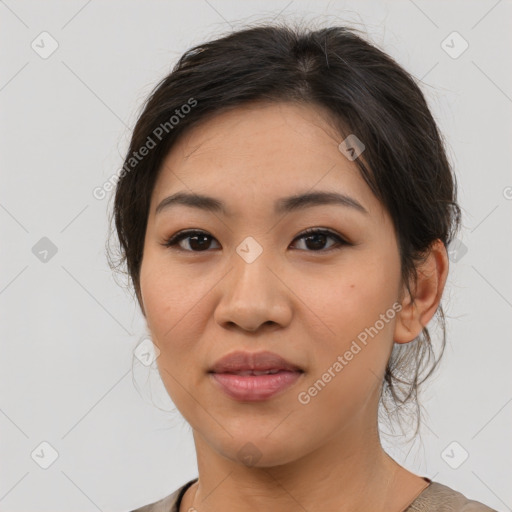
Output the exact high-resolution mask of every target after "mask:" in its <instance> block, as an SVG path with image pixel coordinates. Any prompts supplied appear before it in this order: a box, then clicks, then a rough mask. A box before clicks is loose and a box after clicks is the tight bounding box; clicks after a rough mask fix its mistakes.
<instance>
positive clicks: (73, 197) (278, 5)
mask: <svg viewBox="0 0 512 512" xmlns="http://www.w3.org/2000/svg"><path fill="white" fill-rule="evenodd" d="M511 14H512V3H511V2H510V1H505V0H501V1H499V0H498V1H496V0H492V1H478V2H475V1H468V0H463V1H462V0H459V1H451V2H445V1H425V0H422V1H420V0H414V1H396V0H395V1H392V2H391V1H389V2H382V1H379V2H377V1H359V2H342V1H337V2H336V1H330V2H325V1H318V0H317V1H314V2H313V1H311V2H306V1H299V0H295V1H289V0H284V1H280V0H272V1H268V2H266V1H265V2H264V1H258V2H254V1H246V2H235V1H226V0H208V1H206V0H195V1H188V2H175V1H166V2H164V1H147V0H146V1H144V2H143V1H126V0H124V1H120V0H117V1H110V2H100V1H99V0H89V1H84V0H81V1H66V2H55V1H47V2H36V1H32V2H29V1H15V0H5V1H0V23H1V31H0V39H1V47H2V52H1V57H0V58H1V74H0V116H1V127H0V129H1V134H0V169H1V180H2V181H1V183H2V186H1V188H0V224H1V244H0V256H1V260H0V268H1V273H0V312H1V331H0V340H1V357H0V379H1V381H0V384H1V390H0V511H9V512H18V511H20V512H21V511H23V512H27V511H38V512H43V511H52V512H59V511H66V512H69V511H84V512H85V511H96V510H101V511H107V510H108V511H110V510H112V511H123V510H130V509H131V508H134V507H136V506H141V505H143V504H146V503H149V502H151V501H155V500H156V499H159V498H161V497H163V496H165V495H167V494H169V493H170V492H172V491H173V490H174V489H176V488H177V487H178V486H180V485H182V484H183V483H185V481H187V480H189V479H191V478H193V477H195V476H197V467H196V461H195V455H194V447H193V443H192V437H191V431H190V428H189V427H188V425H187V424H186V423H185V422H184V420H183V418H182V417H181V416H180V414H179V413H178V412H176V411H175V410H173V404H172V402H171V401H170V399H169V398H168V396H167V395H166V392H165V390H164V388H163V385H162V383H161V381H160V379H159V376H158V373H157V370H156V363H153V365H152V366H145V365H144V364H142V363H140V362H139V360H138V359H136V358H134V357H133V351H134V349H135V347H136V346H137V345H138V344H139V343H140V342H141V340H143V339H144V338H145V336H146V330H145V324H144V321H143V317H142V315H141V314H140V312H139V311H138V308H137V306H136V304H135V301H134V300H133V298H132V296H131V295H130V293H129V292H126V291H124V290H123V289H122V288H121V287H120V286H119V285H118V284H117V283H116V281H115V280H114V276H113V275H112V272H111V271H110V269H109V267H108V265H107V261H106V258H105V240H106V237H107V233H108V222H107V212H108V208H109V199H108V198H107V199H104V200H97V199H95V198H94V197H93V194H92V191H93V189H94V188H95V187H97V186H101V185H102V184H103V183H104V182H105V180H107V179H108V178H109V177H110V176H112V174H114V173H115V172H116V171H117V170H118V169H119V167H120V165H121V162H122V158H123V156H124V152H125V151H126V149H127V144H128V140H129V136H130V129H131V128H132V127H133V125H134V123H135V120H136V118H137V113H138V112H139V108H140V105H141V103H142V101H143V100H144V99H145V98H146V95H147V94H148V93H149V92H150V90H151V89H152V87H153V86H154V85H155V84H156V82H157V81H158V80H160V78H162V77H163V76H164V75H165V74H166V73H167V72H168V71H169V70H170V68H171V66H172V65H173V64H174V63H175V61H176V59H177V58H178V57H179V56H180V55H181V54H182V52H183V51H185V50H186V49H187V48H189V47H190V46H192V45H193V44H197V43H199V42H201V41H203V40H205V39H210V38H213V37H216V36H219V35H223V34H224V33H226V32H227V31H229V30H231V29H235V28H241V27H242V26H244V24H246V23H250V22H258V21H260V20H270V19H272V18H274V17H276V19H281V20H296V19H306V20H313V21H314V22H315V23H317V24H318V25H322V24H323V25H328V24H335V23H338V24H348V25H354V26H356V27H357V28H360V29H364V30H366V31H367V32H368V34H369V37H370V39H371V40H372V41H373V42H374V43H375V44H377V45H379V46H380V47H381V48H383V49H384V50H385V51H387V52H388V53H389V54H390V55H392V56H393V57H394V58H395V59H396V60H397V61H398V62H399V63H400V64H401V65H403V66H404V67H405V68H406V69H407V70H408V71H409V72H411V73H412V74H413V75H414V76H415V77H417V78H418V79H421V80H422V82H423V85H422V89H423V91H424V92H425V94H426V96H427V99H428V101H429V104H430V106H431V108H432V111H433V113H434V115H435V118H436V120H437V121H438V123H439V126H440V128H441V130H442V131H443V133H444V135H445V137H446V140H447V144H448V151H449V156H450V159H451V161H452V163H453V165H454V167H455V169H456V172H457V176H458V180H459V193H460V203H461V205H462V208H463V214H464V219H463V229H462V231H461V234H460V236H459V238H460V241H461V242H462V244H463V245H462V246H461V248H459V249H456V250H454V251H453V252H452V253H451V258H452V263H451V269H450V272H451V273H450V277H449V281H448V284H447V288H446V292H445V296H444V299H443V304H444V306H445V309H446V313H447V316H448V348H447V350H446V353H445V357H444V360H443V362H442V365H441V369H440V371H439V372H438V373H437V374H436V376H435V378H433V379H432V380H431V381H430V382H429V383H428V384H427V387H426V388H425V391H424V393H423V394H422V404H423V412H424V415H423V422H422V430H421V437H420V438H417V439H416V440H414V441H413V442H410V443H406V442H405V441H404V440H403V436H402V435H401V434H399V433H397V434H395V437H393V436H385V438H384V443H385V446H386V447H387V449H388V450H389V452H390V453H391V454H392V456H393V457H395V458H396V459H397V460H398V461H399V462H400V463H402V464H404V465H405V466H406V467H407V468H409V469H410V470H412V471H415V472H416V473H418V474H421V475H425V476H429V477H431V478H433V479H435V480H437V481H440V482H442V483H444V484H446V485H449V486H452V487H454V488H455V489H457V490H459V491H461V492H463V493H464V494H466V495H467V496H469V497H471V498H473V499H478V500H480V501H483V502H485V503H487V504H488V505H490V506H492V507H493V508H496V509H497V510H500V511H503V510H511V507H512V489H511V486H510V475H511V466H512V460H511V453H512V450H511V447H512V437H511V436H510V425H511V416H512V403H511V402H512V386H511V377H510V361H511V360H512V358H511V351H512V350H511V337H510V333H511V325H510V319H511V308H512V285H511V279H510V261H512V258H511V253H512V250H511V237H510V233H511V230H510V219H511V209H512V200H511V198H512V188H511V187H512V176H511V171H510V169H511V162H510V160H511V158H510V141H511V140H512V137H511V111H512V99H511V97H512V80H511V67H510V59H509V58H508V57H507V55H509V54H510V48H511V39H512V36H511V32H510V20H511ZM43 31H46V32H48V33H49V34H50V35H51V38H53V39H54V40H56V41H57V43H58V45H59V46H58V48H57V50H56V51H55V52H54V53H53V54H51V55H50V56H48V57H47V58H42V57H41V56H40V53H38V52H36V51H35V50H34V49H33V48H32V46H31V45H32V43H33V41H34V45H39V51H40V52H41V51H42V47H43V46H44V48H45V51H48V50H49V49H50V48H51V46H50V43H51V40H50V39H48V37H49V36H40V34H41V32H43ZM453 31H457V32H458V33H459V34H460V35H461V36H462V37H463V38H464V40H466V41H467V43H468V44H469V47H468V48H467V50H466V51H464V52H463V53H462V54H461V55H460V56H458V57H457V58H453V56H450V55H449V54H448V53H447V52H446V51H445V49H446V48H444V47H443V43H442V42H443V41H444V40H445V39H446V38H447V36H449V35H450V34H451V33H452V32H453ZM42 37H46V38H47V39H44V41H43V42H41V38H42ZM452 39H453V37H452ZM452 39H448V43H444V44H445V45H446V44H449V45H450V46H451V47H452V49H451V51H452V53H453V52H456V51H458V50H460V49H461V48H462V46H461V44H463V42H462V41H461V40H460V39H455V40H453V42H450V41H452ZM36 47H37V46H36ZM43 237H47V238H48V239H49V240H50V241H51V243H52V244H53V245H54V246H55V248H56V250H57V252H56V254H52V252H51V249H50V252H48V254H47V255H46V256H44V255H43V254H44V253H42V252H41V251H43V250H44V247H47V246H48V244H49V242H48V241H47V240H46V241H45V240H43V241H41V239H42V238H43ZM38 244H39V245H38ZM45 244H46V245H45ZM34 247H35V249H34ZM47 248H48V247H47ZM466 251H467V252H466ZM45 257H46V260H45V261H41V258H43V259H44V258H45ZM132 363H133V366H132ZM454 441H455V442H456V443H458V444H456V445H451V446H450V444H451V443H452V442H454ZM43 442H46V443H49V445H51V447H49V446H48V445H41V443H43ZM447 447H448V449H447ZM52 450H55V452H56V453H57V454H58V457H57V458H56V460H55V461H53V463H52V464H50V465H49V467H48V468H47V469H44V468H43V467H41V464H43V465H44V464H49V463H50V462H52V460H51V454H52ZM465 452H467V453H468V454H469V457H468V458H467V460H465V461H464V463H462V464H461V465H460V466H459V467H458V468H456V469H454V468H453V467H451V466H450V464H449V463H448V462H447V461H449V462H450V463H451V465H452V466H453V465H456V463H457V461H459V462H460V460H461V458H462V457H463V455H464V453H465ZM454 461H455V462H454Z"/></svg>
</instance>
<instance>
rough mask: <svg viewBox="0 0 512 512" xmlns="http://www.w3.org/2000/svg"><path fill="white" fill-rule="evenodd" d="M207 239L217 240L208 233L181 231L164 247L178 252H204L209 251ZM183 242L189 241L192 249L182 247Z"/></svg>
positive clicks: (166, 242)
mask: <svg viewBox="0 0 512 512" xmlns="http://www.w3.org/2000/svg"><path fill="white" fill-rule="evenodd" d="M207 239H211V240H215V238H213V237H212V236H211V235H209V234H208V233H207V232H206V231H198V230H188V231H180V232H178V233H176V234H175V235H173V236H171V237H170V238H168V239H167V240H166V241H165V242H164V243H163V244H162V245H164V246H165V247H173V248H175V249H176V250H178V251H180V250H181V251H186V252H202V251H205V250H207V249H209V246H210V243H209V242H208V240H207ZM183 240H188V245H189V247H190V249H185V248H184V247H183V246H182V245H180V244H181V242H182V241H183ZM176 246H178V247H176Z"/></svg>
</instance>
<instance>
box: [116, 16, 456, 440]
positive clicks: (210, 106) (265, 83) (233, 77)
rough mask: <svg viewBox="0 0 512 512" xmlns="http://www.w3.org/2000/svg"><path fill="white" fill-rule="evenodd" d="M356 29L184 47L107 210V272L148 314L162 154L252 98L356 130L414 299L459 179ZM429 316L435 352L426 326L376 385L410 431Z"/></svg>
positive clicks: (366, 173) (265, 29)
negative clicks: (144, 293)
mask: <svg viewBox="0 0 512 512" xmlns="http://www.w3.org/2000/svg"><path fill="white" fill-rule="evenodd" d="M356 32H359V31H358V30H357V29H354V28H348V27H345V26H331V27H328V28H321V29H318V30H312V29H307V28H297V27H291V26H290V25H286V24H281V23H280V24H272V25H270V24H264V25H263V26H255V27H250V28H243V29H241V30H238V31H235V32H232V33H230V34H228V35H226V36H223V37H221V38H218V39H216V40H213V41H209V42H205V43H203V44H199V45H197V46H195V47H193V48H191V49H189V50H188V51H186V52H185V53H184V54H183V56H182V57H181V58H180V59H179V61H178V62H177V64H176V65H175V66H174V68H173V69H172V71H171V72H170V73H169V74H168V76H166V77H165V78H163V79H162V80H161V81H160V82H159V83H158V84H157V85H156V86H155V88H154V89H153V91H152V93H151V94H150V96H149V97H148V99H147V100H146V102H145V104H144V107H143V110H142V114H141V115H140V117H139V119H138V121H137V123H136V125H135V128H134V130H133V133H132V137H131V142H130V146H129V149H128V153H127V156H126V159H125V162H124V164H123V171H122V172H120V173H119V180H118V183H117V188H116V192H115V198H114V208H113V212H112V214H113V217H114V218H115V229H116V231H117V237H118V245H116V253H117V255H116V257H115V258H114V257H113V256H112V255H111V254H112V253H111V248H110V246H109V245H108V243H107V254H108V258H109V263H110V265H111V268H112V269H113V270H116V271H119V270H120V269H121V267H124V266H125V265H126V269H127V275H128V277H129V279H130V281H131V284H132V285H133V287H134V290H135V293H136V296H137V300H138V303H139V305H140V307H141V309H142V311H143V312H144V310H143V305H142V300H141V295H140V281H139V279H140V266H141V261H142V255H143V248H144V238H145V232H146V225H147V220H148V213H149V205H150V198H151V194H152V192H153V188H154V184H155V181H156V178H157V175H158V173H159V170H160V168H161V164H162V162H163V160H164V158H165V157H166V156H167V154H168V153H169V151H170V150H171V149H172V147H173V145H174V144H175V143H176V141H177V140H178V138H179V137H180V136H181V135H182V134H184V133H185V132H186V131H187V130H189V129H190V128H191V127H193V126H195V125H198V124H199V123H202V122H204V121H205V120H207V119H209V118H211V117H212V116H215V115H218V114H220V113H222V112H224V111H227V110H229V109H233V108H236V107H238V106H241V105H244V104H246V103H249V102H296V103H298V104H305V105H309V106H312V107H314V108H318V110H319V111H321V112H323V113H324V115H325V116H326V118H328V119H329V120H330V121H331V122H332V123H333V125H334V126H335V127H336V129H337V130H338V131H339V133H340V142H341V141H342V140H344V139H345V138H346V137H347V136H348V135H349V134H355V135H356V136H357V137H358V138H359V139H360V140H361V141H362V142H363V143H364V145H365V150H364V153H363V154H361V155H360V156H359V157H358V158H356V159H355V160H354V163H355V164H356V165H357V166H358V168H359V171H360V173H361V176H362V178H363V179H364V180H365V182H366V183H367V184H368V186H369V187H370V189H371V190H372V192H373V193H374V194H375V196H376V197H377V199H378V200H379V201H380V202H381V203H382V205H383V206H384V207H385V208H386V209H387V211H388V212H389V214H390V216H391V218H392V220H393V224H394V228H395V232H396V235H397V240H398V244H399V249H400V260H401V274H402V280H403V283H404V284H405V286H406V288H407V290H408V293H409V295H410V296H411V297H412V295H413V294H412V293H411V289H412V288H411V285H413V284H414V283H415V282H416V279H417V265H418V264H419V263H421V262H422V261H423V260H424V258H425V257H426V256H427V255H428V252H429V249H430V247H431V245H432V243H433V242H434V241H436V240H437V239H440V240H441V241H442V242H443V243H444V245H445V246H448V244H449V243H450V242H451V240H452V239H453V237H454V236H455V234H456V232H457V230H458V229H459V227H460V219H461V212H460V208H459V206H458V204H457V201H456V190H457V184H456V177H455V174H454V173H453V171H452V169H451V167H450V165H449V163H448V159H447V156H446V152H445V148H444V142H443V139H442V136H441V134H440V133H439V131H438V128H437V126H436V123H435V121H434V119H433V117H432V114H431V112H430V110H429V108H428V106H427V103H426V100H425V98H424V96H423V94H422V92H421V90H420V88H419V87H418V85H417V84H416V82H415V79H414V78H413V77H412V76H411V75H410V74H408V73H407V72H406V71H405V70H403V69H402V68H401V67H400V66H399V65H398V64H397V63H396V62H395V61H394V60H393V59H392V58H391V57H390V56H388V55H387V54H386V53H384V52H383V51H381V50H380V49H378V48H377V47H376V46H375V45H373V44H371V43H369V42H367V41H366V40H365V39H364V38H363V37H361V36H360V35H357V34H356ZM185 105H189V106H190V108H188V107H187V108H185V107H184V106H185ZM192 105H193V106H192ZM172 116H175V121H173V122H172V123H170V122H169V120H170V118H171V117H172ZM176 120H177V121H176ZM166 123H167V124H166ZM171 124H172V126H171ZM162 127H164V129H162ZM155 134H158V136H155ZM148 137H150V138H151V139H152V140H153V141H156V142H157V143H156V144H155V146H154V147H153V148H152V149H151V150H149V152H148V153H147V155H146V156H145V157H144V158H143V159H141V160H140V161H137V162H136V165H134V164H135V163H134V162H133V160H130V159H132V158H133V156H132V155H133V154H134V152H136V151H137V150H139V148H141V147H143V146H144V145H145V144H147V141H148V140H149V139H148ZM110 222H111V224H112V219H110ZM116 242H117V241H116ZM124 273H125V275H126V271H125V272H124ZM412 299H414V298H413V297H412ZM436 317H437V320H439V321H440V325H441V330H442V339H441V348H440V351H439V353H438V354H437V355H436V354H435V351H434V349H433V346H432V341H431V337H430V334H429V331H428V329H427V328H426V327H424V328H423V330H422V332H421V334H420V335H419V336H418V337H417V338H416V339H415V340H414V341H411V342H410V343H407V344H397V343H395V345H394V347H393V351H392V354H391V357H390V360H389V362H388V365H387V368H386V372H385V376H384V381H383V385H382V390H381V405H383V406H384V408H385V410H386V412H387V416H388V417H391V416H392V413H397V414H396V415H397V417H398V419H400V414H398V413H401V412H403V411H404V410H405V408H406V406H407V405H410V404H413V405H414V406H415V408H416V413H417V414H416V419H417V424H416V429H415V432H414V435H416V434H417V433H418V431H419V425H420V422H419V416H420V409H419V404H418V400H417V398H418V389H419V386H420V384H422V383H423V382H424V381H425V380H426V379H427V378H428V377H429V376H430V375H431V374H432V372H433V371H434V369H435V368H436V367H437V365H438V362H439V360H440V358H441V356H442V354H443V352H444V348H445V345H446V326H445V317H444V312H443V308H442V306H441V305H439V307H438V309H437V311H436Z"/></svg>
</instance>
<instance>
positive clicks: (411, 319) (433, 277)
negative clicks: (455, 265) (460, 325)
mask: <svg viewBox="0 0 512 512" xmlns="http://www.w3.org/2000/svg"><path fill="white" fill-rule="evenodd" d="M448 266H449V262H448V254H447V252H446V248H445V246H444V244H443V242H442V241H441V240H439V239H437V240H436V241H435V242H434V243H433V244H432V246H431V248H430V251H429V254H428V256H427V258H426V260H425V261H424V262H423V263H421V264H420V265H419V266H418V267H417V268H418V279H417V283H416V286H415V287H414V289H413V290H412V293H413V299H414V300H412V298H411V296H410V295H409V294H408V293H407V290H406V289H405V286H404V290H403V295H404V296H405V298H404V299H403V301H402V302H401V305H402V309H401V310H400V312H399V313H398V315H397V321H396V323H395V331H394V336H393V340H394V341H395V343H409V342H410V341H413V340H414V339H415V338H416V337H417V336H418V335H419V334H420V333H421V331H422V329H423V327H425V326H426V325H427V324H428V323H429V322H430V320H431V318H432V317H433V316H434V314H435V312H436V310H437V307H438V306H439V303H440V302H441V296H442V294H443V290H444V285H445V283H446V279H447V277H448Z"/></svg>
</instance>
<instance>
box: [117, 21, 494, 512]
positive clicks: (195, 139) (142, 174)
mask: <svg viewBox="0 0 512 512" xmlns="http://www.w3.org/2000/svg"><path fill="white" fill-rule="evenodd" d="M113 213H114V216H115V224H116V229H117V235H118V238H119V241H120V247H121V255H122V258H121V261H120V263H126V266H127V269H128V272H129V275H130V278H131V280H132V282H133V285H134V289H135V292H136V296H137V299H138V302H139V305H140V307H141V310H142V312H143V314H144V316H145V318H146V321H147V326H148V330H149V332H150V335H151V337H152V340H153V343H154V344H155V346H156V347H157V348H158V350H159V357H158V359H157V364H158V368H159V372H160V375H161V377H162V380H163V383H164V385H165V388H166V389H167V391H168V393H169V396H170V397H171V399H172V401H173V402H174V404H175V405H176V407H177V408H178V410H179V411H180V413H181V414H182V415H183V417H184V418H185V419H186V421H187V422H188V423H189V424H190V426H191V427H192V430H193V436H194V442H195V446H196V451H197V463H198V472H199V475H198V478H196V479H194V480H191V481H189V482H187V483H185V484H184V485H183V486H182V487H180V488H179V489H177V490H175V491H174V492H172V493H171V494H169V495H168V496H166V497H164V498H163V499H161V500H159V501H158V502H155V503H152V504H149V505H146V506H144V507H142V508H139V509H137V511H136V512H157V511H162V512H163V511H166V512H170V511H173V512H180V511H181V512H183V511H199V512H220V511H226V512H227V511H237V512H239V511H244V512H251V511H261V510H264V511H266V512H274V511H275V512H282V511H288V510H304V511H311V512H312V511H318V510H322V511H329V512H330V511H333V512H334V511H336V512H349V511H350V512H354V511H365V512H367V511H372V512H384V511H385V512H402V511H406V510H407V511H440V510H450V511H463V510H467V511H469V510H472V511H482V512H483V511H490V510H491V509H490V508H488V507H487V506H485V505H483V504H481V503H478V502H475V501H471V500H469V499H467V498H466V497H465V496H464V495H462V494H461V493H459V492H457V491H455V490H453V489H451V488H449V487H447V486H445V485H443V484H441V483H439V482H435V481H432V480H430V479H429V478H426V477H422V476H420V475H416V474H414V473H412V472H410V471H408V470H407V469H405V468H404V467H402V466H401V465H399V464H398V463H397V462H396V461H394V460H393V459H392V458H391V457H390V456H389V455H388V454H387V453H386V452H385V451H384V449H383V447H382V445H381V442H380V437H379V427H378V413H379V406H380V405H383V406H385V409H386V411H388V412H389V414H391V413H392V408H391V407H390V405H391V406H394V407H397V408H398V409H399V410H400V408H401V407H403V406H405V405H406V404H408V403H413V404H416V405H417V402H416V398H417V389H418V385H419V384H421V382H422V381H423V380H424V379H425V378H426V377H428V375H430V373H431V372H432V370H433V369H434V367H435V365H436V364H437V362H438V357H437V358H436V357H433V358H432V356H435V354H434V351H433V348H432V345H431V341H430V336H429V332H428V329H427V324H428V323H429V322H430V320H431V319H432V318H433V317H434V315H436V314H437V315H438V316H439V317H440V321H441V324H442V325H443V333H444V323H443V313H442V307H441V305H440V301H441V298H442V293H443V289H444V286H445V282H446V279H447V274H448V258H447V246H448V244H449V243H450V241H451V240H452V239H453V237H454V234H455V233H456V231H457V229H458V227H459V223H460V210H459V207H458V205H457V201H456V181H455V176H454V175H453V173H452V170H451V168H450V166H449V164H448V161H447V158H446V154H445V150H444V147H443V143H442V138H441V136H440V134H439V132H438V129H437V126H436V124H435V122H434V120H433V118H432V115H431V113H430V111H429V108H428V106H427V104H426V101H425V99H424V96H423V94H422V93H421V91H420V89H419V88H418V86H417V85H416V83H415V81H414V80H413V79H412V78H411V76H410V75H409V74H408V73H407V72H405V71H404V70H403V69H402V68H401V67H399V65H398V64H397V63H396V62H395V61H394V60H393V59H391V58H390V57H389V56H388V55H386V54H385V53H383V52H382V51H380V50H379V49H377V48H376V47H374V46H373V45H371V44H369V43H368V42H366V41H365V39H364V38H363V37H361V36H359V35H357V34H356V31H355V30H354V29H348V28H346V27H337V26H336V27H331V28H327V29H322V30H316V31H313V30H306V29H299V28H291V27H287V26H261V27H255V28H248V29H244V30H241V31H237V32H233V33H232V34H230V35H228V36H226V37H223V38H221V39H218V40H215V41H212V42H208V43H205V44H202V45H199V46H197V47H195V48H193V49H191V50H189V51H187V52H186V53H185V55H183V57H182V58H181V59H180V61H179V62H178V63H177V65H176V66H175V67H174V69H173V70H172V72H171V73H170V74H169V75H168V76H167V77H165V78H164V79H163V80H162V81H161V82H160V83H159V84H158V86H157V87H156V89H155V90H154V92H153V93H152V94H151V96H150V98H149V99H148V101H147V103H146V105H145V108H144V110H143V112H142V114H141V116H140V118H139V120H138V122H137V124H136V126H135V129H134V132H133V137H132V140H131V144H130V148H129V151H128V154H127V156H126V160H125V162H124V166H123V169H122V170H121V172H120V173H119V181H118V184H117V190H116V195H115V203H114V212H113ZM442 342H443V343H442V345H443V347H444V343H445V339H444V335H443V340H442ZM432 361H433V364H431V363H432Z"/></svg>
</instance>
